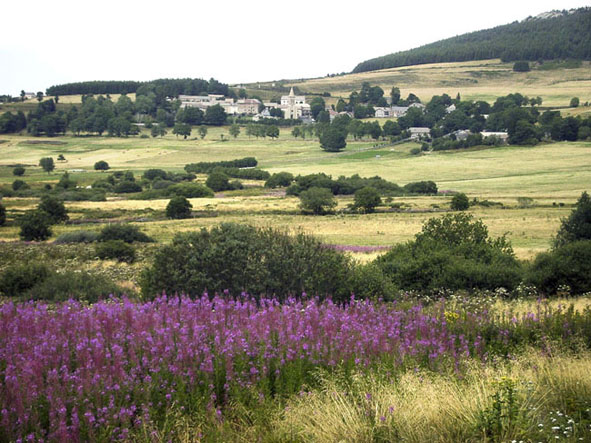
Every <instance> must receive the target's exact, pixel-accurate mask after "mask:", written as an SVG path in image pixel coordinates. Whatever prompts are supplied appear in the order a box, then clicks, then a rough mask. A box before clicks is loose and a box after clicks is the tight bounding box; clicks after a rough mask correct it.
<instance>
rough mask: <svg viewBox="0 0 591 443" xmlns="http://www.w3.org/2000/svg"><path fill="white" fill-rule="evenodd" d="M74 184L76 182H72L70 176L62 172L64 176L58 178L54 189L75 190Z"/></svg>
mask: <svg viewBox="0 0 591 443" xmlns="http://www.w3.org/2000/svg"><path fill="white" fill-rule="evenodd" d="M76 184H77V182H76V180H72V179H71V178H70V174H68V173H67V172H64V174H63V175H62V176H61V177H60V180H59V181H58V182H57V184H56V185H55V187H56V188H60V189H75V188H76Z"/></svg>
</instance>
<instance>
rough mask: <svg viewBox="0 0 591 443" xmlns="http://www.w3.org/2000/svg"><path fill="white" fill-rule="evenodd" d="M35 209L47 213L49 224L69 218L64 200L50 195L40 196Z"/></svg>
mask: <svg viewBox="0 0 591 443" xmlns="http://www.w3.org/2000/svg"><path fill="white" fill-rule="evenodd" d="M37 209H38V210H39V211H43V212H45V213H46V214H47V216H48V217H49V220H50V223H51V224H55V223H61V222H65V221H67V220H69V218H70V217H68V211H67V210H66V207H65V206H64V202H63V201H61V200H59V199H57V198H55V197H52V196H51V195H44V196H42V197H41V201H40V202H39V205H38V206H37Z"/></svg>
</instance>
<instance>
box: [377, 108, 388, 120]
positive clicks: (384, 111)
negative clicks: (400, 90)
mask: <svg viewBox="0 0 591 443" xmlns="http://www.w3.org/2000/svg"><path fill="white" fill-rule="evenodd" d="M374 109H375V114H374V115H375V117H377V118H387V117H392V108H386V107H376V108H374Z"/></svg>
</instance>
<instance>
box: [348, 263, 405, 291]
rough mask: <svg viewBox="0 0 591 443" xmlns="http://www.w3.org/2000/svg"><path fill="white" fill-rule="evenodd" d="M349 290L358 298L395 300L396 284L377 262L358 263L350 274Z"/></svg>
mask: <svg viewBox="0 0 591 443" xmlns="http://www.w3.org/2000/svg"><path fill="white" fill-rule="evenodd" d="M349 290H350V291H351V292H352V293H353V294H355V298H358V299H370V300H378V299H382V300H393V299H394V298H395V296H396V290H397V288H396V285H395V284H394V283H392V280H391V279H390V278H389V277H388V276H386V275H385V274H384V272H383V271H382V268H381V267H380V266H378V265H377V264H376V263H373V262H371V263H367V264H362V265H357V266H355V267H354V268H353V270H352V272H351V274H350V276H349Z"/></svg>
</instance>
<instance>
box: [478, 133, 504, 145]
mask: <svg viewBox="0 0 591 443" xmlns="http://www.w3.org/2000/svg"><path fill="white" fill-rule="evenodd" d="M480 135H482V138H487V137H497V138H498V139H500V140H501V141H502V142H503V143H507V141H508V140H509V134H508V133H507V132H488V131H482V132H481V133H480Z"/></svg>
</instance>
